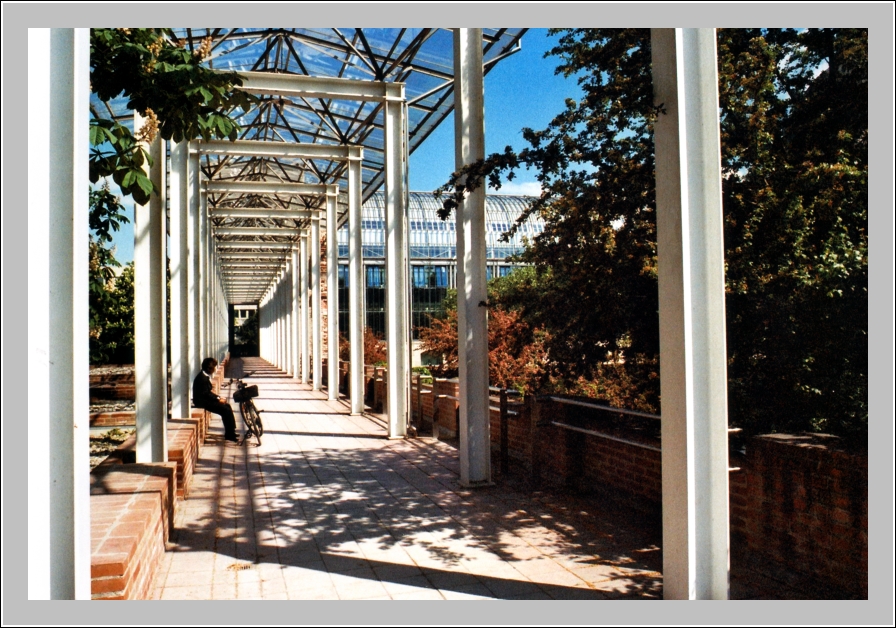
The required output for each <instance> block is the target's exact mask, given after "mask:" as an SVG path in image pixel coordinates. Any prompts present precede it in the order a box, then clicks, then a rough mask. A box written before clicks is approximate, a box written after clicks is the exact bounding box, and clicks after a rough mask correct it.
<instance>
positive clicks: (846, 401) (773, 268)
mask: <svg viewBox="0 0 896 628" xmlns="http://www.w3.org/2000/svg"><path fill="white" fill-rule="evenodd" d="M553 33H554V34H555V35H558V36H559V39H558V43H557V46H556V47H555V48H554V49H553V50H551V51H550V53H549V54H550V55H553V56H556V57H557V58H559V65H558V68H557V72H558V73H562V74H564V75H565V76H567V77H575V78H576V79H577V80H578V83H579V85H580V86H581V88H582V91H583V96H582V98H581V99H580V100H579V101H578V102H576V101H573V100H567V102H566V108H565V109H564V111H562V112H561V113H560V114H558V115H557V116H556V117H555V118H554V119H553V121H552V122H551V123H550V125H549V126H548V127H547V128H546V129H544V130H543V131H533V130H531V129H524V130H523V135H524V138H525V139H526V140H527V141H528V143H529V144H530V146H529V147H528V148H526V149H524V150H522V151H520V152H519V153H515V152H513V151H512V150H511V149H510V148H509V147H508V148H507V149H506V150H505V152H504V153H499V154H495V155H491V156H489V157H488V158H487V159H485V160H484V161H483V162H481V163H478V164H474V165H473V166H471V167H469V168H466V169H464V170H462V171H459V172H458V173H455V174H454V175H453V176H452V178H451V180H450V181H449V182H448V184H446V186H443V188H440V190H437V194H438V193H441V192H445V191H449V190H450V191H451V192H453V194H452V195H450V196H449V197H448V198H447V199H446V200H445V202H444V205H443V210H442V215H443V216H447V214H448V213H449V212H450V211H451V210H452V209H453V208H454V207H455V206H456V203H457V199H458V197H459V195H461V194H463V193H464V191H465V190H469V189H472V188H475V187H478V186H479V185H482V184H483V182H484V181H486V180H487V181H488V182H489V183H491V184H492V185H493V186H495V187H499V186H500V180H501V177H502V176H503V175H507V176H508V178H512V174H513V172H514V170H515V169H517V168H519V167H521V166H526V167H530V168H534V169H535V170H536V172H537V173H538V174H537V177H538V179H539V181H540V182H541V184H542V188H543V189H544V193H543V195H542V196H541V198H540V199H538V201H536V202H535V203H534V204H533V205H532V207H531V208H530V209H529V211H528V212H527V213H525V214H524V215H523V216H522V217H521V221H522V220H524V219H525V218H526V217H528V215H529V214H531V213H532V212H538V213H539V214H540V215H541V216H542V217H543V218H544V219H545V224H546V227H545V231H544V233H543V234H542V235H540V236H538V237H536V238H535V239H534V241H533V243H532V246H531V247H530V248H529V249H528V250H527V251H526V252H525V253H524V255H523V256H522V259H523V260H524V261H527V262H529V263H532V264H533V265H534V266H535V271H534V273H532V274H530V275H528V276H526V277H522V278H520V279H519V281H518V283H517V285H516V286H515V287H514V289H508V290H507V293H506V295H505V296H504V302H505V304H506V305H507V306H509V307H518V308H520V309H521V310H522V311H523V312H524V315H525V319H526V320H528V321H530V323H532V324H533V325H542V326H544V328H545V329H546V330H547V331H548V332H549V334H550V338H551V339H550V341H549V342H548V345H547V346H548V350H549V355H550V358H551V363H552V364H553V365H555V368H556V369H557V371H556V375H557V377H558V378H560V379H561V380H564V381H566V382H567V383H570V384H572V383H574V382H576V381H579V380H581V379H583V378H584V379H585V380H588V379H589V378H590V379H592V380H594V381H600V377H601V371H606V369H607V367H608V365H613V368H614V369H615V370H616V372H617V373H621V374H622V377H621V378H620V379H619V381H626V382H629V384H628V385H630V386H632V387H634V388H635V389H636V391H637V395H635V396H636V397H638V398H640V399H642V400H643V401H644V402H645V403H646V404H647V405H653V404H654V403H655V404H656V406H657V407H658V405H659V404H658V401H659V398H658V393H659V381H658V378H657V377H656V366H657V357H658V350H659V334H658V316H657V309H658V301H657V299H658V297H657V285H656V281H657V275H656V215H655V209H656V202H655V181H654V147H653V122H654V120H655V119H656V116H657V115H663V113H662V110H661V108H658V107H657V106H656V105H657V104H658V103H655V102H654V101H653V89H652V79H651V74H650V72H651V69H650V68H651V52H650V33H649V30H647V29H621V30H614V29H562V30H555V31H553ZM718 56H719V92H720V107H721V134H722V173H723V201H724V213H725V247H726V282H727V285H726V290H727V302H726V308H727V317H728V321H727V322H728V353H729V414H730V421H731V423H732V424H734V425H740V426H743V427H745V428H746V429H747V431H749V432H754V433H755V432H759V431H776V430H794V429H806V430H811V429H816V430H826V431H831V432H835V433H839V434H844V435H855V436H857V437H858V438H863V435H864V434H866V430H867V405H866V403H867V402H866V399H867V32H866V31H864V30H855V29H821V30H803V31H797V30H794V29H783V30H765V29H732V30H720V31H719V33H718ZM461 177H465V183H464V185H463V186H460V185H459V184H458V182H459V181H460V180H461V179H460V178H461ZM571 295H575V297H574V298H572V296H571Z"/></svg>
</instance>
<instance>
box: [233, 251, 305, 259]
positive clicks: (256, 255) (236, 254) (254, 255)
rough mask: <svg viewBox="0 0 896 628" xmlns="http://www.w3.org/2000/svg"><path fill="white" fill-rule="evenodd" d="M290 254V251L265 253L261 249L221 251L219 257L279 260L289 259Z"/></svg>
mask: <svg viewBox="0 0 896 628" xmlns="http://www.w3.org/2000/svg"><path fill="white" fill-rule="evenodd" d="M289 256H290V252H289V251H284V252H283V253H264V252H261V251H219V252H218V257H219V258H220V259H221V260H232V259H278V260H288V259H289Z"/></svg>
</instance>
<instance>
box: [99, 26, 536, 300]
mask: <svg viewBox="0 0 896 628" xmlns="http://www.w3.org/2000/svg"><path fill="white" fill-rule="evenodd" d="M172 30H173V32H174V34H175V36H176V37H177V38H178V39H179V40H180V42H181V43H183V44H184V45H185V46H187V47H188V48H189V49H191V50H192V49H195V48H198V47H199V46H200V45H202V43H203V40H205V39H207V38H210V39H211V45H212V47H211V50H212V52H211V55H210V56H209V57H208V58H207V59H206V60H205V63H206V64H207V66H208V67H210V68H212V69H217V70H222V71H236V72H248V71H251V72H270V73H277V74H295V75H305V76H312V77H318V78H347V79H355V80H362V81H385V82H394V83H403V84H404V86H405V96H406V99H407V112H408V113H407V115H408V129H407V137H408V140H407V141H408V153H409V154H410V153H412V152H413V151H414V150H416V149H417V148H418V147H419V146H420V145H421V144H422V143H423V141H424V140H426V138H427V137H428V136H429V135H430V134H431V133H432V132H433V130H434V129H435V128H436V127H437V126H438V125H439V124H440V123H441V122H442V121H443V120H444V119H445V118H446V117H447V116H448V115H449V114H450V113H451V112H452V110H453V107H454V97H453V90H454V71H453V66H454V52H453V50H454V40H453V37H454V35H453V32H452V30H451V29H442V28H329V29H323V28H310V29H301V28H262V29H254V28H249V29H240V28H234V29H228V28H175V29H172ZM526 30H527V29H521V28H517V29H505V28H499V29H483V40H482V50H483V64H484V72H486V73H487V72H488V71H489V70H490V69H491V68H492V67H494V65H495V64H496V63H498V62H499V61H501V60H502V59H504V58H506V57H507V56H508V55H511V54H513V53H514V52H516V51H517V50H519V49H520V39H521V38H522V36H523V34H524V33H525V32H526ZM91 105H92V108H93V109H94V110H95V111H97V112H98V113H99V115H103V116H108V115H111V116H112V117H114V118H116V119H118V120H120V121H121V122H122V123H124V124H129V123H130V124H132V121H133V111H130V110H128V109H127V99H126V98H118V99H114V100H113V101H110V102H109V103H108V104H107V103H103V102H102V101H100V100H99V99H98V98H97V97H96V96H95V95H92V96H91ZM236 118H237V121H238V122H239V124H240V125H241V126H242V133H241V135H240V139H244V140H263V141H270V142H302V143H314V144H322V145H355V146H362V147H363V149H364V160H363V163H362V200H363V201H366V200H368V199H369V198H371V196H372V195H373V194H374V193H375V192H376V191H377V190H378V189H379V188H380V187H381V185H382V182H383V163H384V134H383V121H384V115H383V104H382V103H381V102H374V101H354V100H338V99H324V98H307V97H287V96H272V95H264V96H261V99H260V102H259V104H258V105H257V106H255V107H254V108H253V109H252V110H250V111H244V112H240V113H239V115H237V116H236ZM201 168H202V170H203V172H204V174H205V176H206V177H207V178H208V179H210V180H216V181H220V180H230V181H239V180H253V181H278V182H298V183H312V184H315V183H323V184H336V185H339V186H340V188H341V190H342V191H345V190H346V187H347V186H346V181H345V174H346V163H345V162H344V161H327V160H319V159H302V158H283V157H276V158H275V157H263V156H233V155H230V156H221V155H204V156H203V157H202V161H201ZM321 204H322V200H321V198H320V197H315V196H309V197H304V196H295V195H288V196H277V195H270V194H267V195H255V196H250V195H247V194H227V195H211V196H210V198H209V205H210V207H219V208H223V207H254V208H259V207H260V208H270V209H271V215H270V216H269V217H253V218H233V217H228V218H224V217H214V218H212V219H211V220H212V224H213V226H214V227H293V228H295V227H299V228H302V227H305V226H307V220H306V219H296V218H283V217H278V216H277V213H278V211H279V210H287V209H289V210H292V209H305V208H316V207H320V206H321ZM345 210H346V203H345V199H344V198H343V197H342V194H340V202H339V214H340V217H339V222H340V224H342V223H343V222H344V221H345V218H346V216H345ZM216 238H217V241H218V242H219V244H220V243H227V245H228V246H231V247H232V246H234V245H236V244H237V243H239V242H246V243H247V244H248V242H249V239H248V238H247V237H245V236H237V235H230V236H216ZM261 239H262V240H264V241H267V242H270V243H272V244H277V243H285V242H288V241H291V240H295V236H286V235H283V236H274V235H271V236H265V237H264V238H261ZM252 240H253V243H252V245H251V246H246V247H245V248H246V249H247V252H248V250H249V249H251V250H259V249H258V248H257V244H258V240H259V238H252ZM259 251H260V250H259ZM275 251H282V249H278V248H275V247H271V249H270V250H268V251H266V252H267V253H268V254H270V253H271V252H275ZM260 252H262V251H260ZM284 257H285V253H284ZM258 279H259V284H260V285H266V284H268V283H269V281H270V279H272V277H267V278H265V277H261V276H259V277H258Z"/></svg>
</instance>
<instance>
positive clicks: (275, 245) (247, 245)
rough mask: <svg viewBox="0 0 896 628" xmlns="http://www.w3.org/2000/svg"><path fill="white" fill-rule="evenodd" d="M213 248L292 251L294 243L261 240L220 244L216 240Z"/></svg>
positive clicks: (220, 242) (219, 241)
mask: <svg viewBox="0 0 896 628" xmlns="http://www.w3.org/2000/svg"><path fill="white" fill-rule="evenodd" d="M215 246H216V247H217V248H218V249H219V250H222V249H292V248H293V247H294V246H295V243H294V242H264V241H263V240H255V241H249V242H234V241H230V240H228V241H226V242H222V241H221V240H218V241H217V243H216V244H215Z"/></svg>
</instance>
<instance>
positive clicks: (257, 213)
mask: <svg viewBox="0 0 896 628" xmlns="http://www.w3.org/2000/svg"><path fill="white" fill-rule="evenodd" d="M318 212H320V210H317V209H273V208H271V209H269V208H267V207H212V208H211V209H210V210H209V215H210V216H211V217H212V218H279V219H292V220H307V219H308V218H311V217H312V216H313V215H315V214H317V213H318Z"/></svg>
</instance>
